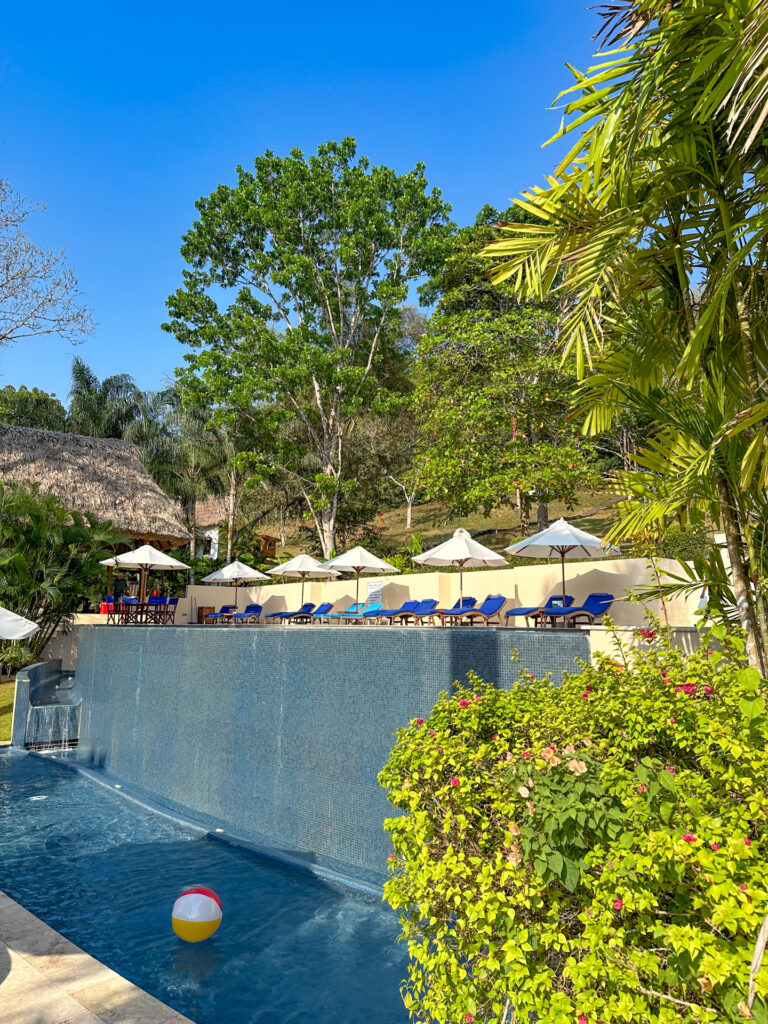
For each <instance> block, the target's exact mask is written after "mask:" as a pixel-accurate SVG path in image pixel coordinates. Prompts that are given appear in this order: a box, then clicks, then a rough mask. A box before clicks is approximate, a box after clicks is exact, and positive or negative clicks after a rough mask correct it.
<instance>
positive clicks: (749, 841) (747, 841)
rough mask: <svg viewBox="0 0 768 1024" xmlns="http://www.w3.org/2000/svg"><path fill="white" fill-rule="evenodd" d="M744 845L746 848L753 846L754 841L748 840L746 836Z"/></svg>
mask: <svg viewBox="0 0 768 1024" xmlns="http://www.w3.org/2000/svg"><path fill="white" fill-rule="evenodd" d="M744 845H745V846H751V845H752V840H751V839H748V838H747V837H746V836H744Z"/></svg>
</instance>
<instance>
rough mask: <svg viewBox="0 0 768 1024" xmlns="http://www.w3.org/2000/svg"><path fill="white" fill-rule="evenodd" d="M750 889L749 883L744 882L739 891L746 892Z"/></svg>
mask: <svg viewBox="0 0 768 1024" xmlns="http://www.w3.org/2000/svg"><path fill="white" fill-rule="evenodd" d="M748 888H749V887H748V885H747V883H746V882H742V884H741V885H740V886H739V891H740V892H746V891H747V889H748Z"/></svg>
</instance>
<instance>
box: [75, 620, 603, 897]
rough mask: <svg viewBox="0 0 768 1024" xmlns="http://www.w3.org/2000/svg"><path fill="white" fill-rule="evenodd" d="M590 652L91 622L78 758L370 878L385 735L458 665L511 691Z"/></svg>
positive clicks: (510, 633) (481, 635)
mask: <svg viewBox="0 0 768 1024" xmlns="http://www.w3.org/2000/svg"><path fill="white" fill-rule="evenodd" d="M514 651H516V652H517V655H518V660H516V661H513V658H512V655H513V652H514ZM588 657H589V651H588V640H587V637H586V635H585V634H583V633H581V632H580V631H578V630H562V631H544V630H532V629H531V630H522V629H521V630H503V631H502V630H493V629H485V628H478V627H474V628H472V629H442V628H424V629H419V628H407V627H405V628H397V627H385V628H371V627H357V628H355V627H353V628H343V627H323V626H312V627H288V628H285V627H280V626H275V627H261V628H248V627H215V626H214V627H194V626H193V627H176V628H173V629H170V628H168V629H163V628H159V627H152V626H149V627H140V626H137V627H120V626H111V627H110V626H92V627H87V628H84V629H83V631H82V634H81V637H80V641H79V650H78V663H77V684H78V690H79V692H80V693H81V694H82V714H81V726H80V748H79V753H78V757H79V759H81V760H84V761H85V762H86V763H87V764H88V765H90V766H91V767H95V768H97V769H98V770H100V771H102V772H104V773H105V774H106V775H107V776H108V777H114V778H119V779H120V780H122V781H123V782H124V783H126V784H127V786H128V787H129V788H131V787H132V788H133V790H134V791H136V792H138V793H140V794H142V795H144V796H145V797H147V798H149V799H151V800H152V801H154V802H157V803H160V804H161V805H164V806H166V807H168V808H169V809H171V810H173V811H175V812H177V813H180V814H181V815H182V816H186V817H189V818H190V819H194V820H197V821H198V822H201V823H203V824H204V825H206V826H208V827H210V828H211V829H214V828H220V829H223V830H224V832H226V833H228V834H231V835H234V836H236V837H239V838H241V839H243V840H246V841H248V842H251V843H253V844H254V845H256V846H259V847H261V848H262V849H264V850H265V851H267V852H271V853H273V854H276V855H278V856H283V857H285V858H287V859H290V860H294V861H300V862H304V863H306V864H309V865H317V866H318V867H321V868H330V869H335V870H337V871H341V872H343V873H344V874H345V875H347V876H350V877H352V878H357V879H359V880H360V881H368V882H374V883H378V882H380V881H381V880H382V878H383V877H384V875H385V865H386V859H387V854H388V853H389V841H388V838H387V836H386V834H385V833H384V831H383V830H382V822H383V820H384V818H385V817H387V815H388V814H389V813H390V812H391V808H390V805H389V804H388V803H387V800H386V796H385V794H384V792H383V791H382V790H381V788H380V787H379V786H378V784H377V781H376V776H377V774H378V772H379V770H380V768H381V767H382V765H383V764H384V763H385V761H386V760H387V757H388V755H389V752H390V750H391V748H392V746H393V744H394V742H395V732H396V730H397V729H398V728H400V727H401V726H404V725H407V724H408V722H409V721H410V720H411V719H412V718H414V717H418V716H426V714H427V713H428V712H429V711H430V709H431V708H432V706H433V704H434V703H435V701H436V700H437V697H438V695H439V694H440V692H441V691H446V690H450V689H451V685H452V683H453V681H454V680H465V679H466V674H467V672H468V671H470V670H474V671H476V672H477V673H478V674H479V675H480V676H481V677H482V678H484V679H486V680H487V681H488V682H493V683H494V684H495V685H497V686H501V687H509V686H511V685H512V684H513V683H514V682H515V681H516V680H517V679H518V673H519V671H520V669H521V668H523V669H528V670H530V671H533V672H534V673H536V675H542V674H543V673H545V672H551V673H552V675H553V678H554V679H555V680H560V679H561V678H562V673H563V671H564V670H571V671H576V670H577V668H576V664H575V660H576V659H577V658H580V659H587V658H588Z"/></svg>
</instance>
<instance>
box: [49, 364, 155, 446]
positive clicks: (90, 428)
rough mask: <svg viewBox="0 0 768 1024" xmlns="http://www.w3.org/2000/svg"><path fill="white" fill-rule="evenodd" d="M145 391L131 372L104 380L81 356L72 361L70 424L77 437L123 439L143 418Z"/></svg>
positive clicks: (70, 428) (68, 421)
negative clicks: (140, 415) (128, 430)
mask: <svg viewBox="0 0 768 1024" xmlns="http://www.w3.org/2000/svg"><path fill="white" fill-rule="evenodd" d="M141 397H142V395H141V391H140V390H139V388H138V387H137V386H136V384H135V383H134V381H133V378H132V377H130V376H129V375H128V374H127V373H118V374H115V375H114V376H112V377H105V378H104V380H103V381H100V380H99V378H98V377H97V376H96V374H95V373H94V372H93V370H91V368H90V367H89V366H87V365H86V363H85V362H84V361H83V360H82V359H81V358H80V357H79V356H75V358H74V359H73V360H72V385H71V388H70V392H69V415H68V417H67V423H68V428H69V430H70V431H71V432H72V433H74V434H88V435H90V436H91V437H116V438H122V437H124V436H125V432H126V430H127V429H128V427H129V425H130V424H131V423H132V422H133V420H134V419H136V417H137V416H138V415H139V405H140V402H141Z"/></svg>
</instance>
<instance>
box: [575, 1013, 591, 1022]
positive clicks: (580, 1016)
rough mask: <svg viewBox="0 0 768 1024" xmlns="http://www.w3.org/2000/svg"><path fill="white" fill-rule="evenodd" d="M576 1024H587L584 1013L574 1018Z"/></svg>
mask: <svg viewBox="0 0 768 1024" xmlns="http://www.w3.org/2000/svg"><path fill="white" fill-rule="evenodd" d="M576 1024H589V1021H588V1020H587V1015H586V1013H580V1014H579V1016H578V1017H577V1018H576Z"/></svg>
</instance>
